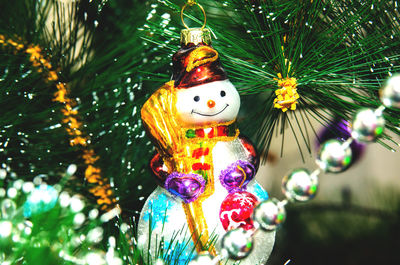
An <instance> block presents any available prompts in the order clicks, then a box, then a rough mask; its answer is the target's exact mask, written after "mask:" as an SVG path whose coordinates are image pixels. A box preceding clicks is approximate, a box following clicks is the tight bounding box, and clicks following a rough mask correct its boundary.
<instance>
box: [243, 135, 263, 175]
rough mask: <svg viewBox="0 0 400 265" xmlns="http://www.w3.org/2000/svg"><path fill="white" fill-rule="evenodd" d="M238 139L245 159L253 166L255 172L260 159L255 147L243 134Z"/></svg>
mask: <svg viewBox="0 0 400 265" xmlns="http://www.w3.org/2000/svg"><path fill="white" fill-rule="evenodd" d="M239 140H240V142H241V143H242V145H243V147H244V149H245V152H246V155H247V161H248V162H250V163H251V164H252V165H253V166H254V169H255V172H257V170H258V166H259V165H260V159H259V158H258V154H257V150H256V148H255V147H254V145H253V143H252V142H251V141H250V140H249V139H248V138H247V137H245V136H242V135H240V136H239Z"/></svg>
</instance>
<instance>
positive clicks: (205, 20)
mask: <svg viewBox="0 0 400 265" xmlns="http://www.w3.org/2000/svg"><path fill="white" fill-rule="evenodd" d="M194 5H197V6H198V7H199V8H200V9H201V12H203V15H204V23H203V26H201V29H204V28H205V26H206V22H207V18H206V11H204V8H203V7H202V6H201V5H200V4H199V3H197V2H196V0H188V1H187V2H186V4H185V5H184V6H183V7H182V9H181V20H182V24H183V25H184V26H185V28H187V29H189V27H188V26H187V25H186V23H185V21H184V20H183V11H184V10H185V8H186V7H187V6H194Z"/></svg>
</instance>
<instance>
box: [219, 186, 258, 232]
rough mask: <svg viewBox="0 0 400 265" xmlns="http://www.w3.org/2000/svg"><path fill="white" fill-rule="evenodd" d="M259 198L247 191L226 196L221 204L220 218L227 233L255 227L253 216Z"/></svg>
mask: <svg viewBox="0 0 400 265" xmlns="http://www.w3.org/2000/svg"><path fill="white" fill-rule="evenodd" d="M257 203H258V200H257V197H256V196H254V195H253V194H251V193H250V192H247V191H237V192H234V193H231V194H229V195H228V196H226V198H225V200H224V201H223V202H222V203H221V209H220V211H219V218H220V220H221V223H222V226H223V227H224V229H225V230H226V231H228V230H231V229H234V228H238V227H242V228H243V229H245V230H250V229H252V228H253V227H254V225H253V220H251V215H252V214H253V209H254V207H255V206H256V205H257Z"/></svg>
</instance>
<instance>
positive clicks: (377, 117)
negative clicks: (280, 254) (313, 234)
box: [189, 75, 400, 265]
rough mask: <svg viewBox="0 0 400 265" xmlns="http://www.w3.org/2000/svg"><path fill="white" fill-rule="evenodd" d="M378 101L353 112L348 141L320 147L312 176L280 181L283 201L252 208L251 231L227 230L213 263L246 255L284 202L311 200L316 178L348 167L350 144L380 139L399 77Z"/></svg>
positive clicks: (281, 214)
mask: <svg viewBox="0 0 400 265" xmlns="http://www.w3.org/2000/svg"><path fill="white" fill-rule="evenodd" d="M380 99H381V102H382V105H381V106H379V107H378V108H377V109H362V110H360V111H358V112H357V113H356V115H355V117H354V121H353V123H352V132H351V138H349V139H347V140H346V141H339V140H328V141H326V142H325V143H323V144H322V145H321V148H320V151H319V153H318V156H317V159H316V163H317V165H318V167H319V168H318V169H316V170H315V171H314V172H313V173H310V171H308V170H307V169H295V170H293V171H292V172H290V173H289V174H287V175H286V176H285V177H284V178H283V180H282V191H283V194H284V195H285V197H286V199H285V200H283V201H279V200H278V199H275V198H269V199H268V200H265V201H262V202H260V203H259V204H258V205H257V206H256V207H255V208H254V211H253V215H252V219H253V221H254V225H255V230H253V231H245V230H243V229H242V228H237V229H233V230H230V231H228V232H227V233H226V234H225V236H224V237H223V240H222V252H223V253H222V254H221V255H219V256H217V257H214V261H215V260H220V259H223V258H226V257H229V258H230V259H234V260H238V259H243V258H245V257H246V256H248V255H249V254H250V252H251V249H252V236H253V235H254V234H255V233H256V232H257V230H258V229H262V230H265V231H272V230H275V229H276V228H277V227H279V225H280V224H281V223H282V222H284V220H285V218H286V210H285V205H286V203H287V202H288V201H292V202H305V201H309V200H311V199H312V198H314V197H315V194H316V192H317V189H318V175H319V173H320V172H321V171H324V172H327V173H339V172H342V171H344V170H346V169H347V168H348V167H349V165H350V164H351V160H352V153H351V149H350V144H351V143H352V142H353V141H360V142H372V141H375V140H376V139H377V138H378V137H379V136H381V135H382V134H383V131H384V127H385V120H384V118H383V113H382V112H383V110H384V109H385V107H395V108H400V75H395V76H393V77H391V78H389V79H388V81H387V82H386V85H385V86H384V87H383V88H382V89H381V91H380ZM202 255H204V254H202ZM211 257H212V256H211ZM189 264H190V265H194V264H197V265H200V264H201V265H202V264H215V262H214V263H211V262H206V261H204V262H198V263H193V264H192V263H189Z"/></svg>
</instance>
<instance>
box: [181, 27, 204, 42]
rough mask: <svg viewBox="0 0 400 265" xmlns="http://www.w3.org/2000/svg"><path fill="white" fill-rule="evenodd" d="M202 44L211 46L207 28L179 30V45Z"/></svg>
mask: <svg viewBox="0 0 400 265" xmlns="http://www.w3.org/2000/svg"><path fill="white" fill-rule="evenodd" d="M189 43H193V44H194V45H197V44H200V43H204V44H206V45H211V32H210V30H209V29H207V28H189V29H183V30H181V45H184V46H186V45H188V44H189Z"/></svg>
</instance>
